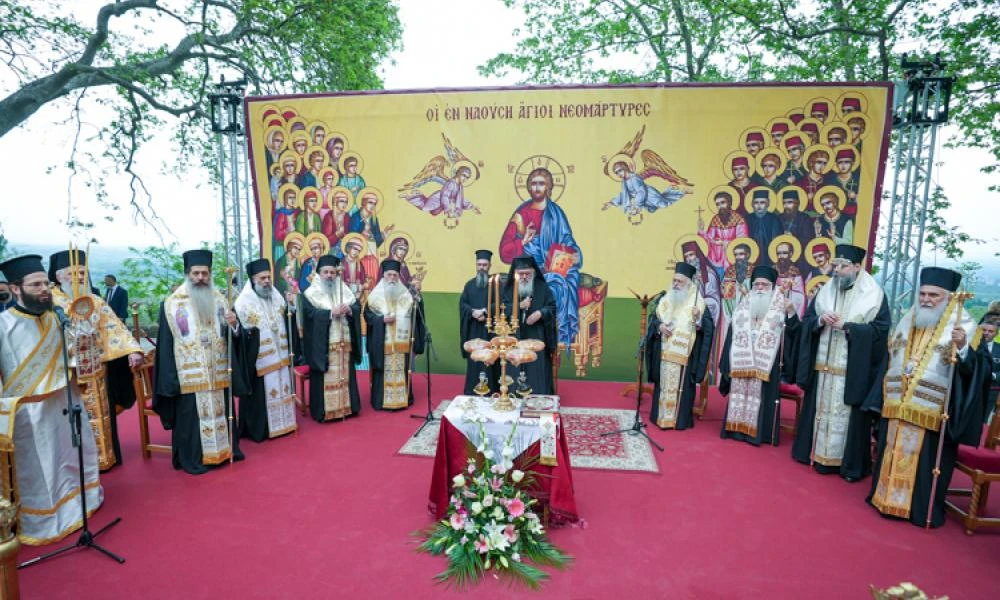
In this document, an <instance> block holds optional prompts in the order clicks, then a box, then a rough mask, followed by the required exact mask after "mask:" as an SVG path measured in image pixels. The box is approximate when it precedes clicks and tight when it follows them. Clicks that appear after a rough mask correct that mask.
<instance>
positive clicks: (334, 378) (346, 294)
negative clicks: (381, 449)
mask: <svg viewBox="0 0 1000 600" xmlns="http://www.w3.org/2000/svg"><path fill="white" fill-rule="evenodd" d="M335 285H336V291H335V292H334V296H333V297H332V298H331V297H330V296H329V295H327V294H326V292H324V291H322V290H321V289H320V287H321V286H319V285H311V286H309V289H308V290H306V299H307V300H309V302H310V303H311V304H312V305H313V306H315V307H316V308H320V309H323V310H333V308H334V307H335V306H337V305H339V304H346V305H348V306H351V305H352V304H354V302H355V300H356V299H355V297H354V294H353V293H352V292H351V288H349V287H347V285H345V284H344V282H343V281H342V280H341V279H337V280H336V281H335ZM350 377H351V330H350V326H349V325H348V323H347V318H346V317H333V318H332V319H330V329H329V332H328V334H327V366H326V373H324V374H323V413H324V415H323V418H324V420H332V419H339V418H341V417H347V416H349V415H350V414H351V388H350Z"/></svg>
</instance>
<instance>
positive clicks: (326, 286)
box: [319, 277, 338, 303]
mask: <svg viewBox="0 0 1000 600" xmlns="http://www.w3.org/2000/svg"><path fill="white" fill-rule="evenodd" d="M319 285H320V288H319V289H321V290H323V293H324V294H326V297H327V298H329V299H330V302H331V303H333V302H335V301H336V298H334V297H333V296H334V294H336V293H337V290H338V286H337V278H336V277H335V278H333V279H331V280H329V281H327V280H326V279H320V280H319Z"/></svg>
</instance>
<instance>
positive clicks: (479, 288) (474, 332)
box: [458, 250, 500, 396]
mask: <svg viewBox="0 0 1000 600" xmlns="http://www.w3.org/2000/svg"><path fill="white" fill-rule="evenodd" d="M492 260H493V253H492V252H490V251H489V250H476V276H475V277H473V278H472V279H470V280H469V281H467V282H465V287H464V288H462V296H461V297H460V298H459V299H458V318H459V320H458V328H459V349H460V350H461V351H462V358H464V359H465V362H466V365H465V390H464V391H463V393H464V394H465V395H466V396H473V395H475V394H476V386H477V385H478V384H479V376H480V375H484V376H485V377H486V382H485V383H486V385H487V386H488V387H489V391H490V392H496V391H498V390H499V387H498V385H497V381H498V380H499V379H500V365H498V364H497V363H493V364H492V365H489V366H486V365H484V364H482V363H478V362H476V361H474V360H472V358H470V357H469V353H468V352H466V350H465V342H467V341H469V340H472V339H477V338H478V339H484V340H488V339H490V332H489V331H487V330H486V318H487V316H488V315H487V313H486V310H487V306H486V304H487V303H488V301H489V288H488V285H487V284H488V283H489V277H490V265H491V264H492Z"/></svg>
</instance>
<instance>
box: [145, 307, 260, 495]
mask: <svg viewBox="0 0 1000 600" xmlns="http://www.w3.org/2000/svg"><path fill="white" fill-rule="evenodd" d="M159 323H160V328H159V333H158V334H157V338H156V360H155V363H154V364H153V373H154V377H155V381H156V383H155V390H154V394H153V410H154V411H156V414H158V415H160V423H162V424H163V428H164V429H166V430H167V431H170V432H171V437H170V446H171V450H172V452H171V454H172V457H173V464H174V468H175V469H184V470H185V471H187V472H188V473H190V474H192V475H201V474H202V473H207V472H208V470H209V466H208V465H204V464H202V454H201V432H200V422H199V419H198V406H197V403H196V402H195V395H194V394H182V393H181V384H180V380H179V379H178V378H177V364H176V361H175V360H174V334H173V333H172V332H171V331H170V325H169V324H168V323H167V315H166V312H165V311H164V309H163V303H162V302H161V303H160V316H159ZM240 332H242V330H241V331H240ZM240 332H238V333H237V334H236V335H233V346H236V345H237V344H240V343H242V342H243V340H244V336H242V335H240ZM222 334H223V335H230V331H229V325H228V324H223V332H222ZM242 355H243V356H248V355H249V352H246V351H243V352H242ZM254 356H256V354H254ZM232 361H233V375H232V385H233V387H232V388H229V389H227V390H226V391H225V397H226V402H225V404H226V417H227V418H228V416H229V395H230V392H232V393H235V394H236V395H241V394H245V393H249V389H248V388H247V387H246V384H247V382H246V381H244V380H242V378H241V377H240V375H239V374H240V373H244V372H246V366H245V365H243V366H241V364H240V362H239V361H238V359H237V358H236V352H235V350H234V351H233V356H232ZM233 433H234V434H235V433H236V432H233ZM232 438H233V447H232V452H233V459H234V460H243V452H241V451H240V441H239V440H240V438H239V436H238V435H233V436H232Z"/></svg>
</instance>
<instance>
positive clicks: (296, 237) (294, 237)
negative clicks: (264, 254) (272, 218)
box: [282, 231, 306, 253]
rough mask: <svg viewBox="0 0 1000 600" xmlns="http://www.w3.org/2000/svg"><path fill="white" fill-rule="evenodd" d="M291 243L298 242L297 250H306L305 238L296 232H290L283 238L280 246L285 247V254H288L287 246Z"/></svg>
mask: <svg viewBox="0 0 1000 600" xmlns="http://www.w3.org/2000/svg"><path fill="white" fill-rule="evenodd" d="M292 242H298V243H299V248H302V249H305V248H306V236H304V235H302V234H301V233H299V232H298V231H291V232H289V233H288V235H286V236H285V241H284V242H282V245H283V246H284V247H285V253H287V252H288V246H289V244H291V243H292Z"/></svg>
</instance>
